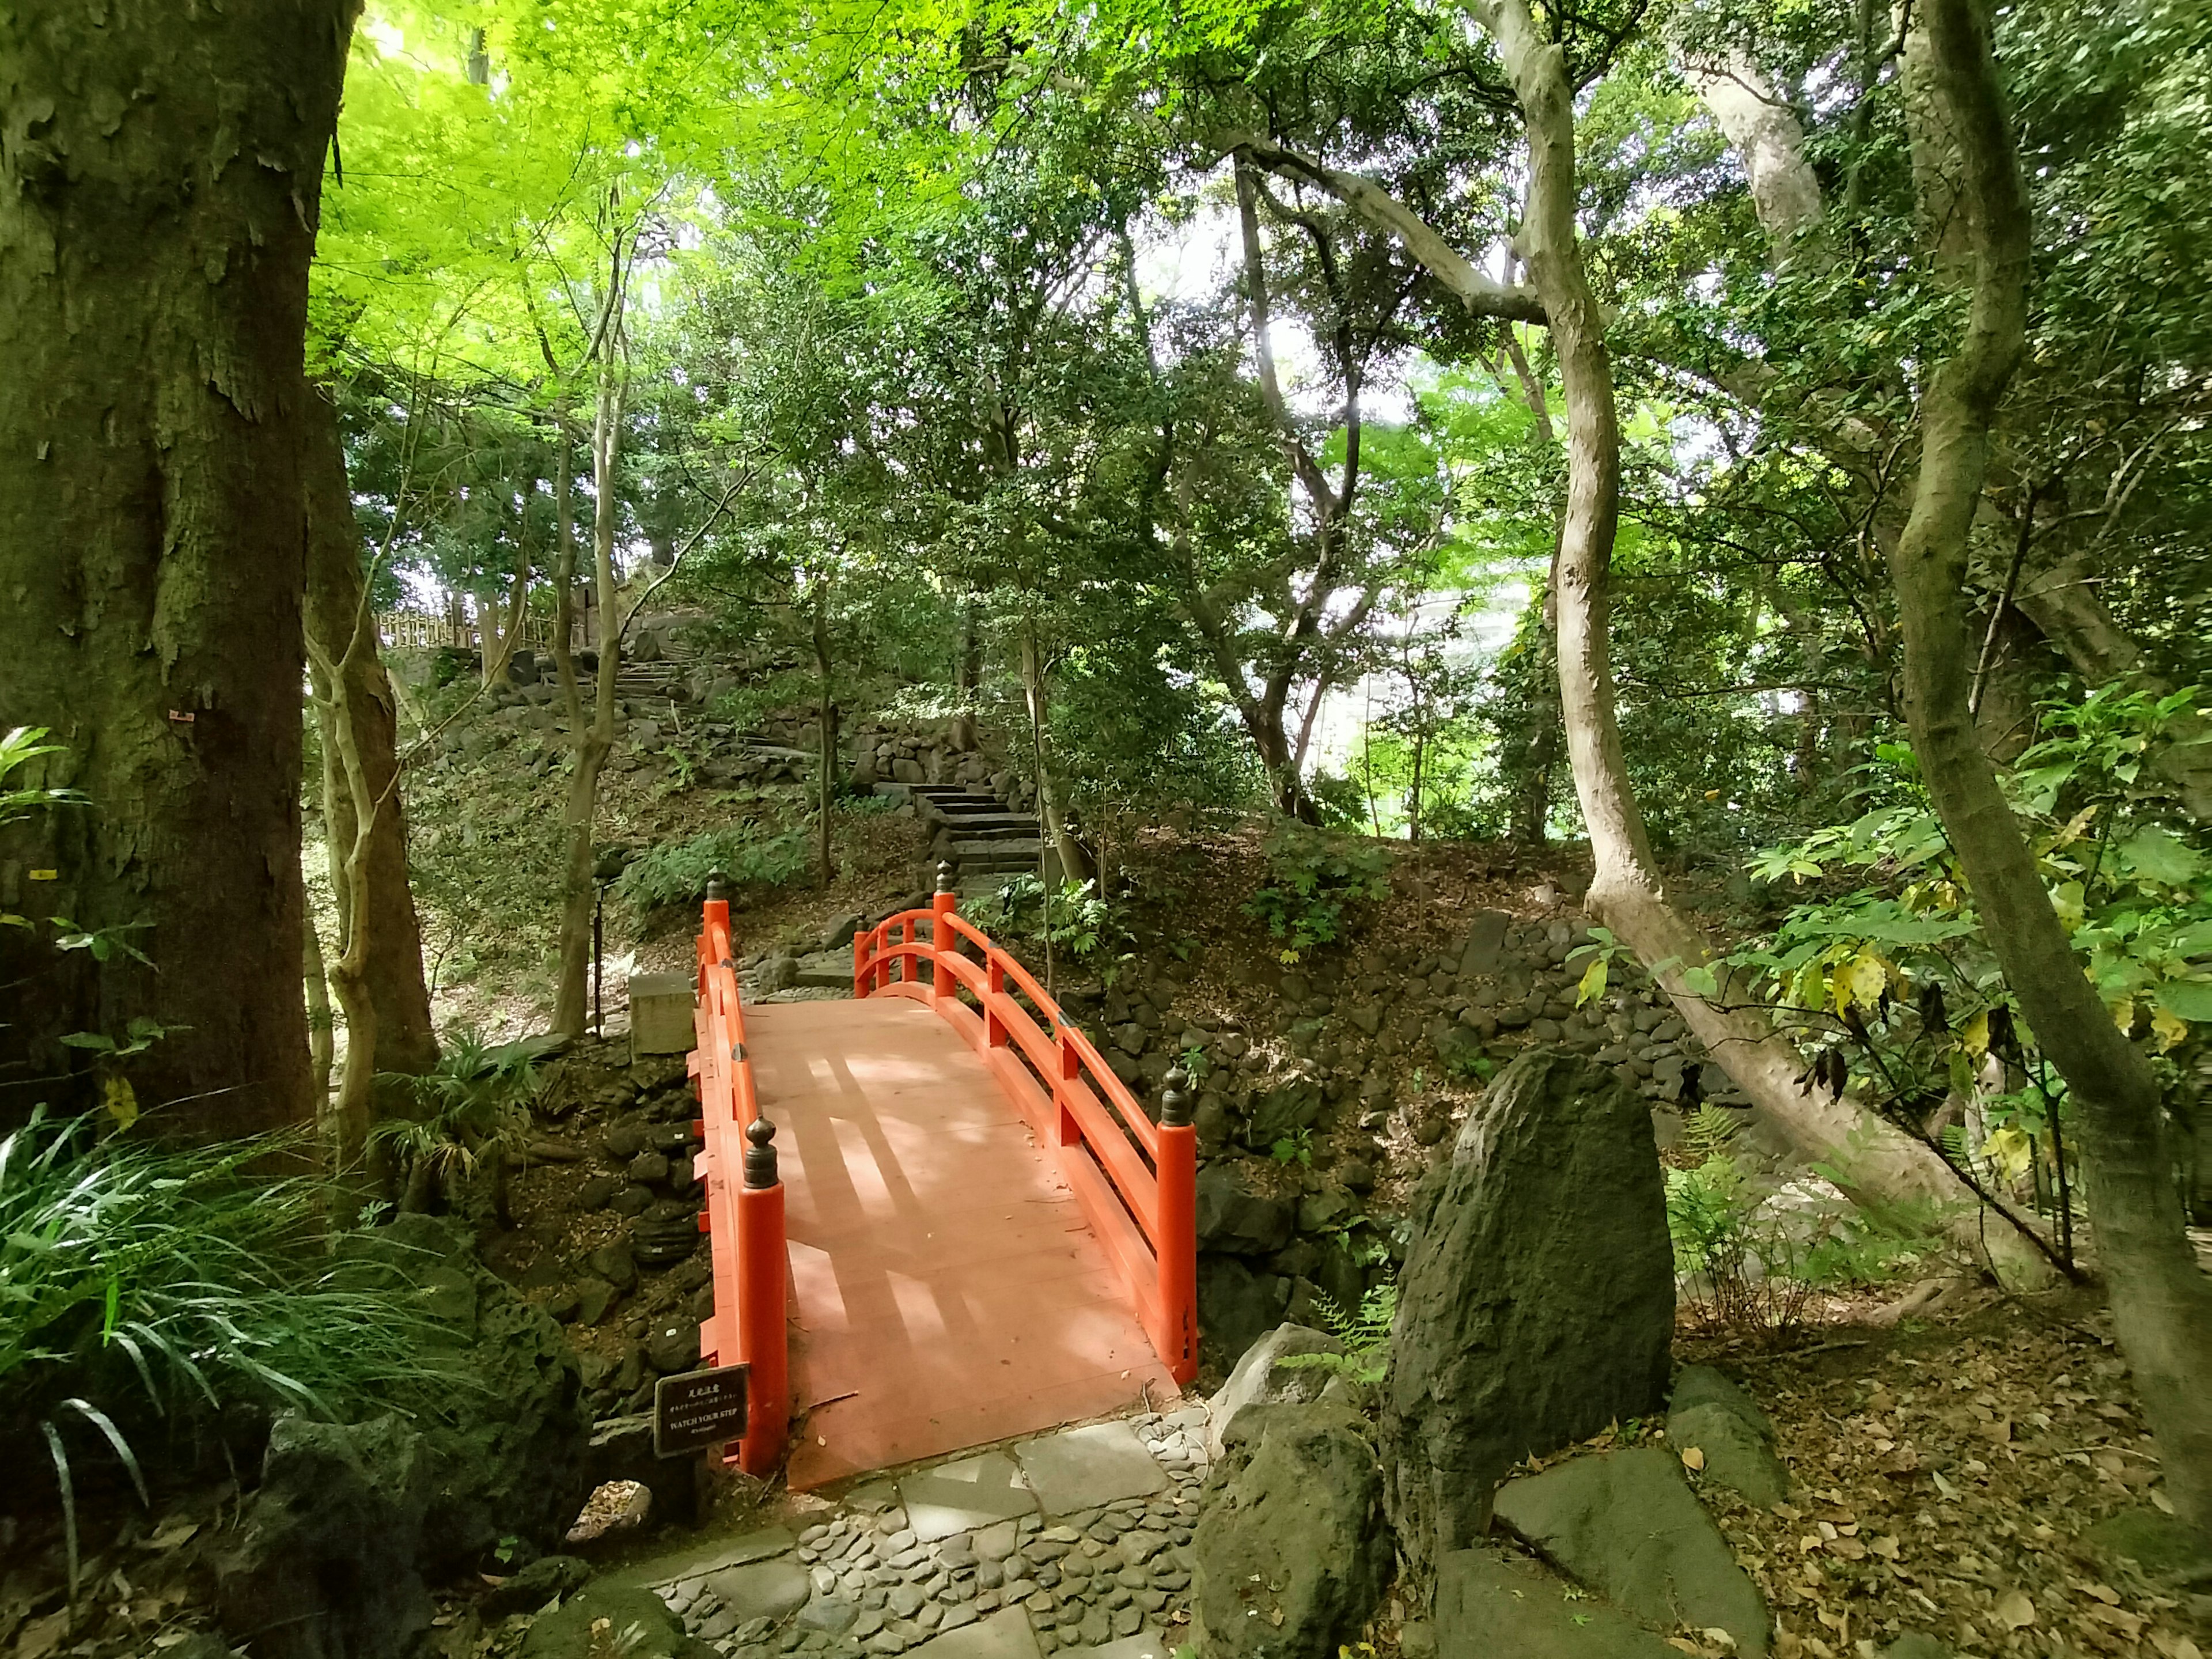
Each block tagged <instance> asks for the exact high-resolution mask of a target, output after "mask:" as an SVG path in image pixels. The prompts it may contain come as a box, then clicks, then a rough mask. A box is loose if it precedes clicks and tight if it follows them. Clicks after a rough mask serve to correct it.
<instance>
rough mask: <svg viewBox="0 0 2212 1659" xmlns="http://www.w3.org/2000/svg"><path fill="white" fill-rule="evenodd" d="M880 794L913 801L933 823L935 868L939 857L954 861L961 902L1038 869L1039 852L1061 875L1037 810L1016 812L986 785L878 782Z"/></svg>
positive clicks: (1048, 872) (1053, 874) (1050, 874)
mask: <svg viewBox="0 0 2212 1659" xmlns="http://www.w3.org/2000/svg"><path fill="white" fill-rule="evenodd" d="M876 793H878V794H884V795H893V796H896V797H898V798H900V799H906V800H910V801H912V802H913V803H914V805H915V811H917V812H918V813H919V814H920V816H921V820H922V822H923V823H926V824H927V825H929V826H930V829H931V832H932V833H931V837H930V847H929V856H930V861H931V864H932V866H933V867H934V866H935V865H936V864H938V863H939V862H944V863H947V864H950V865H951V866H952V868H953V872H954V877H955V880H956V883H957V890H958V892H959V894H960V896H961V898H962V900H963V902H972V901H975V900H978V899H986V898H988V897H990V896H992V895H993V894H994V893H996V892H997V891H998V890H999V889H1000V887H1002V886H1004V885H1005V884H1006V882H1008V881H1009V880H1011V879H1012V878H1014V877H1016V876H1019V875H1032V876H1033V875H1036V874H1037V873H1038V865H1037V859H1038V854H1039V853H1040V851H1042V854H1043V856H1044V874H1045V876H1046V878H1048V879H1049V880H1054V881H1057V880H1058V879H1059V878H1060V859H1059V855H1058V854H1057V853H1056V852H1055V851H1054V849H1053V848H1051V847H1050V846H1049V845H1047V844H1046V843H1045V842H1044V838H1043V837H1044V831H1043V826H1042V823H1040V822H1039V821H1038V818H1037V815H1036V813H1034V812H1024V811H1018V810H1016V809H1015V808H1013V807H1012V806H1009V805H1007V804H1006V802H1005V801H1003V800H1001V799H999V797H998V796H996V795H994V794H993V793H990V792H989V791H987V790H984V789H978V788H975V787H972V786H966V785H961V784H927V783H917V784H905V783H879V784H878V785H877V786H876Z"/></svg>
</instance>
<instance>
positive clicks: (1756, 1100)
mask: <svg viewBox="0 0 2212 1659" xmlns="http://www.w3.org/2000/svg"><path fill="white" fill-rule="evenodd" d="M1474 10H1475V12H1476V15H1478V16H1479V17H1480V18H1481V20H1482V21H1483V22H1484V24H1485V26H1486V27H1487V28H1488V29H1489V30H1490V32H1491V33H1492V36H1493V37H1494V38H1495V39H1496V40H1497V42H1498V50H1499V52H1500V55H1501V57H1502V58H1503V60H1504V64H1505V67H1506V71H1507V73H1508V75H1509V76H1510V78H1511V80H1512V82H1513V84H1514V88H1515V92H1516V95H1517V97H1518V99H1519V101H1520V104H1521V107H1522V114H1523V118H1524V120H1525V122H1526V125H1527V129H1528V149H1529V182H1528V211H1527V214H1526V216H1525V217H1524V220H1523V222H1522V232H1521V240H1522V250H1523V255H1524V257H1525V258H1526V259H1527V262H1528V270H1529V275H1530V276H1531V278H1532V279H1533V280H1534V284H1535V287H1536V290H1537V292H1538V294H1539V295H1541V299H1542V301H1543V307H1544V311H1545V314H1546V316H1547V319H1548V320H1549V324H1550V327H1551V331H1552V340H1553V350H1554V352H1555V354H1556V356H1557V357H1558V359H1559V369H1560V378H1561V381H1562V384H1563V386H1564V389H1565V394H1566V405H1567V505H1566V513H1565V519H1564V520H1563V521H1562V524H1561V526H1560V539H1559V696H1560V705H1561V709H1562V712H1563V714H1564V717H1565V726H1566V733H1567V750H1568V756H1569V758H1570V760H1571V763H1572V764H1573V768H1574V776H1575V790H1576V793H1577V797H1578V798H1579V799H1580V801H1581V804H1582V809H1583V820H1584V822H1585V823H1586V825H1587V826H1588V829H1589V837H1590V849H1591V853H1592V855H1593V858H1594V861H1595V874H1594V876H1593V878H1592V879H1591V882H1590V886H1589V893H1588V894H1587V896H1585V898H1584V901H1583V904H1584V908H1586V909H1587V910H1588V911H1589V914H1590V915H1591V916H1592V917H1593V918H1595V920H1596V921H1600V922H1601V923H1603V924H1604V925H1605V926H1606V927H1608V928H1610V929H1611V930H1612V931H1613V933H1616V934H1617V935H1619V936H1620V938H1621V939H1623V940H1624V941H1626V943H1627V944H1628V945H1630V946H1631V948H1632V949H1633V950H1634V951H1636V952H1637V954H1638V957H1641V958H1642V959H1643V961H1644V964H1645V966H1646V967H1647V968H1648V969H1650V972H1651V973H1652V975H1653V976H1654V977H1655V978H1656V979H1657V980H1658V981H1659V982H1660V984H1661V985H1662V987H1664V988H1665V990H1666V991H1667V993H1668V995H1669V996H1670V997H1671V998H1672V999H1673V1000H1674V1004H1675V1006H1676V1007H1677V1008H1678V1009H1679V1010H1680V1012H1681V1014H1682V1016H1683V1018H1684V1020H1685V1022H1686V1024H1688V1025H1689V1027H1690V1029H1691V1030H1692V1031H1693V1032H1695V1033H1696V1035H1697V1036H1698V1039H1699V1042H1701V1043H1703V1044H1704V1045H1705V1049H1706V1051H1707V1052H1708V1053H1709V1054H1711V1055H1712V1056H1713V1058H1714V1059H1715V1060H1718V1061H1719V1062H1720V1064H1721V1065H1722V1066H1723V1068H1724V1069H1726V1071H1727V1072H1728V1073H1729V1077H1730V1078H1731V1079H1734V1081H1735V1084H1736V1085H1737V1086H1738V1087H1739V1088H1741V1090H1742V1091H1744V1093H1745V1094H1746V1095H1747V1096H1748V1097H1750V1098H1751V1100H1752V1102H1753V1105H1754V1106H1755V1107H1756V1108H1757V1109H1759V1113H1760V1115H1761V1116H1762V1117H1763V1118H1764V1119H1765V1121H1767V1122H1768V1123H1769V1124H1771V1126H1772V1127H1774V1128H1775V1129H1776V1130H1777V1131H1778V1132H1779V1133H1780V1134H1781V1135H1782V1136H1783V1138H1784V1139H1786V1140H1787V1141H1788V1142H1789V1144H1790V1146H1791V1148H1792V1150H1793V1151H1794V1152H1796V1154H1797V1155H1798V1156H1800V1157H1802V1158H1805V1159H1807V1160H1808V1161H1811V1160H1814V1159H1818V1160H1820V1161H1822V1162H1824V1163H1825V1164H1826V1165H1827V1166H1828V1167H1829V1168H1831V1169H1833V1170H1835V1171H1836V1172H1837V1174H1838V1176H1840V1177H1841V1184H1842V1185H1843V1187H1844V1190H1845V1191H1846V1192H1847V1193H1849V1194H1851V1196H1852V1197H1853V1198H1854V1200H1881V1201H1882V1202H1884V1203H1887V1204H1889V1205H1896V1204H1899V1203H1900V1202H1917V1203H1918V1204H1921V1205H1924V1206H1930V1207H1933V1208H1936V1209H1937V1210H1939V1211H1940V1212H1942V1216H1943V1219H1944V1223H1945V1225H1946V1228H1947V1231H1948V1233H1949V1235H1950V1236H1951V1237H1952V1238H1953V1239H1954V1241H1956V1242H1957V1243H1960V1245H1961V1246H1963V1247H1965V1248H1966V1249H1969V1250H1970V1251H1972V1253H1973V1254H1974V1255H1976V1256H1977V1257H1978V1258H1979V1259H1982V1260H1984V1261H1987V1262H1988V1264H1989V1265H1990V1267H1991V1268H1992V1269H1993V1270H1994V1271H1996V1273H1997V1274H1998V1276H1999V1277H2000V1278H2001V1279H2003V1280H2005V1281H2006V1282H2008V1283H2011V1284H2016V1285H2017V1284H2035V1285H2041V1284H2045V1283H2048V1282H2050V1280H2051V1278H2052V1276H2053V1270H2052V1268H2051V1264H2050V1262H2049V1261H2048V1259H2047V1257H2046V1256H2045V1254H2044V1253H2043V1252H2042V1251H2041V1250H2040V1249H2039V1247H2038V1246H2037V1245H2036V1244H2035V1243H2033V1241H2031V1240H2030V1239H2029V1238H2028V1237H2026V1236H2025V1235H2023V1234H2022V1233H2021V1232H2020V1231H2017V1230H2016V1229H2015V1227H2014V1226H2012V1225H2000V1224H1994V1223H1990V1224H1987V1225H1985V1222H1984V1215H1983V1214H1982V1212H1980V1211H1979V1209H1978V1207H1977V1206H1973V1205H1971V1204H1962V1203H1961V1202H1960V1185H1959V1182H1958V1180H1957V1178H1956V1177H1955V1176H1954V1175H1953V1174H1952V1172H1951V1170H1949V1169H1948V1166H1946V1165H1945V1164H1944V1163H1943V1162H1942V1159H1941V1158H1938V1157H1937V1156H1936V1153H1935V1152H1933V1151H1931V1150H1930V1149H1929V1148H1928V1147H1927V1146H1923V1145H1922V1144H1921V1143H1919V1142H1917V1141H1916V1140H1913V1139H1911V1138H1910V1137H1909V1136H1907V1135H1905V1133H1902V1132H1901V1131H1899V1130H1898V1129H1896V1128H1894V1127H1892V1126H1890V1125H1889V1124H1887V1123H1886V1122H1884V1121H1882V1120H1881V1119H1880V1118H1878V1117H1876V1116H1875V1115H1874V1114H1873V1113H1871V1112H1869V1111H1867V1110H1866V1109H1863V1107H1861V1106H1860V1105H1859V1104H1858V1103H1857V1102H1855V1101H1853V1100H1851V1099H1850V1098H1849V1097H1845V1098H1844V1099H1842V1100H1831V1099H1830V1098H1829V1097H1826V1095H1825V1094H1824V1093H1821V1092H1819V1091H1813V1090H1809V1089H1808V1088H1806V1087H1805V1086H1803V1085H1801V1084H1800V1082H1799V1081H1798V1079H1800V1078H1801V1077H1802V1075H1803V1073H1804V1072H1805V1070H1806V1066H1805V1061H1804V1060H1803V1058H1802V1055H1801V1054H1799V1053H1798V1051H1797V1049H1796V1045H1794V1044H1793V1043H1791V1042H1789V1041H1788V1040H1786V1039H1785V1038H1784V1037H1783V1036H1781V1035H1780V1034H1779V1033H1778V1032H1777V1031H1776V1030H1774V1029H1773V1027H1772V1026H1771V1024H1769V1022H1768V1021H1767V1019H1766V1018H1765V1014H1764V1013H1763V1012H1760V1011H1759V1009H1758V1008H1757V1007H1756V1006H1753V1005H1752V1004H1751V1002H1750V1000H1749V999H1748V998H1744V999H1742V1000H1741V1001H1740V1002H1736V1001H1734V1000H1732V999H1731V996H1730V987H1729V986H1728V985H1726V984H1725V983H1723V984H1722V985H1720V986H1719V987H1717V995H1715V996H1711V997H1708V996H1705V995H1701V994H1699V993H1698V992H1697V991H1696V990H1694V989H1693V988H1692V987H1691V985H1690V984H1689V982H1688V981H1687V979H1686V974H1687V973H1688V972H1689V971H1690V970H1691V969H1697V968H1701V967H1709V965H1710V964H1711V962H1712V957H1713V953H1712V951H1711V949H1710V948H1709V947H1708V945H1707V944H1706V942H1705V939H1704V938H1703V937H1702V936H1701V935H1700V934H1699V932H1698V930H1697V929H1696V928H1695V927H1692V925H1691V924H1690V922H1689V921H1688V920H1687V919H1686V917H1685V916H1683V915H1682V914H1681V913H1680V911H1678V910H1676V909H1675V908H1674V906H1673V904H1672V903H1670V902H1668V898H1667V896H1666V893H1665V890H1664V888H1663V886H1662V883H1661V881H1660V878H1659V874H1658V870H1657V867H1656V864H1655V863H1654V861H1653V859H1652V856H1651V850H1650V842H1649V840H1648V839H1647V837H1646V835H1645V831H1644V819H1643V814H1642V812H1641V811H1639V810H1638V806H1637V804H1636V799H1635V795H1634V793H1633V791H1632V789H1631V788H1630V787H1629V784H1628V777H1627V767H1626V762H1625V759H1624V757H1623V754H1622V750H1621V743H1620V722H1619V720H1618V718H1617V716H1616V714H1615V709H1614V703H1613V671H1612V665H1611V659H1610V649H1609V645H1608V641H1607V616H1608V596H1607V577H1608V573H1609V568H1610V564H1611V560H1612V554H1613V536H1614V532H1615V529H1616V527H1617V525H1618V521H1619V513H1620V425H1619V420H1618V416H1617V414H1616V411H1615V408H1614V402H1613V368H1612V362H1611V359H1610V356H1609V354H1608V352H1607V348H1606V343H1605V338H1604V325H1603V321H1602V319H1601V314H1600V312H1599V308H1598V305H1597V301H1596V298H1595V295H1593V294H1592V293H1591V291H1590V288H1589V277H1588V276H1587V274H1586V272H1585V270H1584V269H1583V259H1582V251H1581V248H1580V246H1579V244H1578V242H1577V234H1576V228H1575V210H1576V195H1575V172H1574V168H1575V153H1574V106H1573V99H1572V94H1571V88H1570V87H1569V84H1568V81H1567V76H1566V72H1565V60H1564V58H1563V55H1562V53H1561V51H1560V49H1559V46H1557V45H1555V44H1553V43H1552V42H1551V41H1549V40H1547V39H1545V38H1544V36H1543V35H1542V33H1541V31H1540V30H1539V29H1538V27H1536V25H1535V23H1534V21H1533V20H1532V18H1531V17H1530V15H1529V12H1528V7H1527V4H1526V0H1474ZM1715 971H1717V970H1715Z"/></svg>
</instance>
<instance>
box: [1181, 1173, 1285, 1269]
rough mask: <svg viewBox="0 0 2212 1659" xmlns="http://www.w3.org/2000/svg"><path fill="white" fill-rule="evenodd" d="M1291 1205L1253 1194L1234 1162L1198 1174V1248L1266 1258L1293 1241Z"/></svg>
mask: <svg viewBox="0 0 2212 1659" xmlns="http://www.w3.org/2000/svg"><path fill="white" fill-rule="evenodd" d="M1294 1214H1295V1212H1294V1211H1293V1210H1292V1208H1291V1206H1290V1205H1288V1204H1286V1203H1285V1202H1283V1200H1280V1199H1274V1198H1263V1197H1261V1196H1260V1195H1259V1194H1256V1193H1254V1192H1251V1191H1249V1190H1248V1189H1247V1188H1245V1186H1244V1184H1243V1181H1242V1180H1241V1179H1239V1177H1238V1176H1237V1166H1236V1165H1235V1164H1231V1163H1217V1164H1207V1165H1206V1167H1205V1168H1204V1169H1203V1170H1200V1171H1199V1172H1198V1247H1199V1249H1201V1250H1222V1251H1226V1252H1228V1253H1229V1254H1231V1255H1267V1254H1269V1253H1270V1252H1271V1251H1274V1250H1279V1249H1282V1247H1283V1245H1284V1244H1285V1243H1286V1242H1287V1241H1288V1240H1289V1238H1290V1236H1291V1222H1292V1219H1293V1218H1294Z"/></svg>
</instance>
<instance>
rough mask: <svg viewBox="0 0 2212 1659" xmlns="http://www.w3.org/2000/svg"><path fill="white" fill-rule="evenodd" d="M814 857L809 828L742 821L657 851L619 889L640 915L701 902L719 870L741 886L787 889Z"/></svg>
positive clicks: (629, 871) (638, 862)
mask: <svg viewBox="0 0 2212 1659" xmlns="http://www.w3.org/2000/svg"><path fill="white" fill-rule="evenodd" d="M810 858H811V851H810V843H809V840H808V836H807V832H806V830H805V829H804V828H800V829H781V830H777V829H763V828H762V827H760V826H758V825H757V824H752V823H740V824H736V825H733V826H732V827H731V828H729V829H708V830H706V831H704V832H702V834H699V835H696V836H690V838H688V839H686V840H684V841H677V842H664V843H663V844H661V845H660V846H659V847H655V848H653V849H652V850H651V851H650V852H647V853H645V854H641V856H639V857H638V858H636V859H635V860H632V861H631V863H630V864H629V866H628V867H627V868H625V869H624V870H623V872H622V876H621V878H620V879H618V880H617V882H616V883H615V891H616V892H617V894H618V895H619V896H621V897H622V898H623V901H624V902H627V903H628V904H629V905H630V906H631V908H633V909H635V910H636V911H637V912H638V913H640V914H643V913H644V912H646V911H648V910H653V909H657V908H659V907H661V906H663V905H668V904H691V903H696V902H697V901H698V900H700V899H701V898H702V897H704V896H705V895H706V891H707V878H708V876H710V875H712V874H713V873H714V872H715V871H717V870H720V872H722V873H723V874H724V875H726V876H727V877H728V878H730V879H731V880H732V881H733V882H735V883H737V884H739V885H741V886H742V885H747V884H757V885H761V886H767V887H781V886H783V885H784V884H787V883H789V882H792V881H795V880H797V879H798V878H799V877H801V876H803V875H805V873H806V872H807V870H808V869H809V868H810V867H811V864H810Z"/></svg>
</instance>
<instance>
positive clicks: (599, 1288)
mask: <svg viewBox="0 0 2212 1659" xmlns="http://www.w3.org/2000/svg"><path fill="white" fill-rule="evenodd" d="M575 1291H576V1322H577V1323H579V1324H580V1325H596V1324H598V1323H599V1322H600V1321H601V1320H602V1319H605V1317H606V1316H607V1310H608V1308H609V1307H611V1305H612V1304H613V1303H614V1299H615V1287H614V1286H613V1285H610V1284H608V1283H607V1281H606V1280H605V1279H578V1280H577V1281H576V1284H575Z"/></svg>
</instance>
